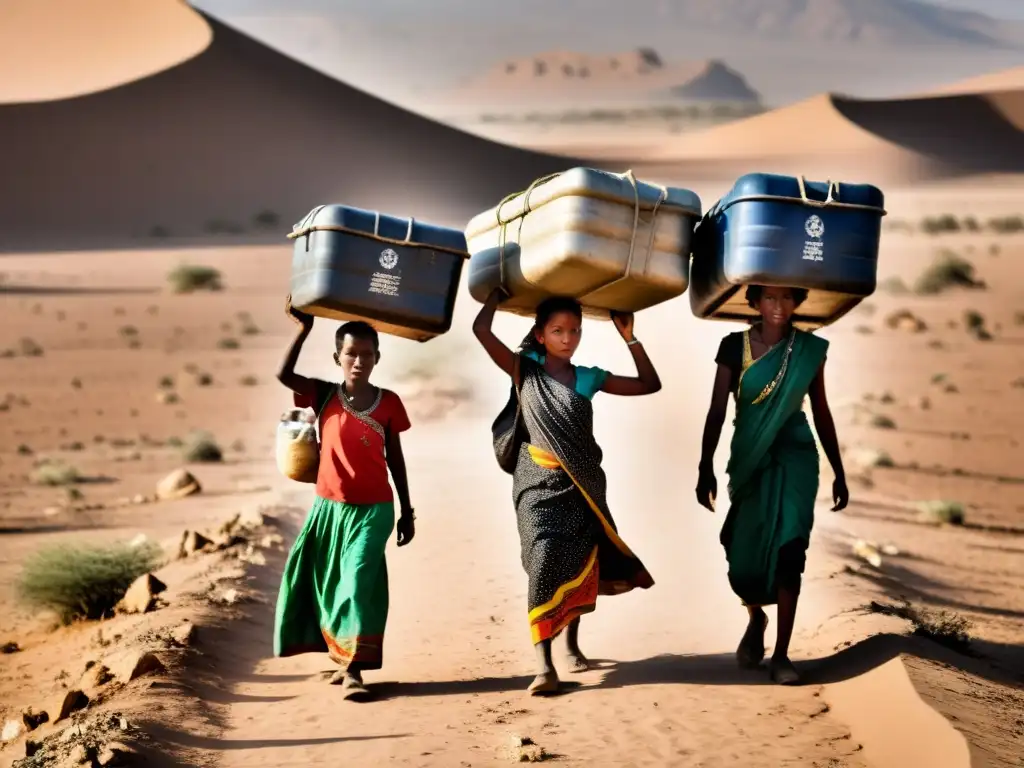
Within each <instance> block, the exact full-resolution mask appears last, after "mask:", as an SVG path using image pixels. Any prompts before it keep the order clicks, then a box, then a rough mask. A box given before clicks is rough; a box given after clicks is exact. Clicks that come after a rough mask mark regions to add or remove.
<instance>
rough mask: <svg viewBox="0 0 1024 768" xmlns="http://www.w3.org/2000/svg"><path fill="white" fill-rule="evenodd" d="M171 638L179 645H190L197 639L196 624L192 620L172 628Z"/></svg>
mask: <svg viewBox="0 0 1024 768" xmlns="http://www.w3.org/2000/svg"><path fill="white" fill-rule="evenodd" d="M171 639H172V640H173V641H174V642H176V643H177V644H178V645H183V646H189V645H192V642H193V641H194V640H195V639H196V625H195V624H193V623H192V622H190V621H186V622H185V623H184V624H179V625H178V626H176V627H175V628H174V629H172V630H171Z"/></svg>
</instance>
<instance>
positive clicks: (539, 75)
mask: <svg viewBox="0 0 1024 768" xmlns="http://www.w3.org/2000/svg"><path fill="white" fill-rule="evenodd" d="M444 101H445V103H447V104H449V105H451V106H452V107H455V106H457V105H473V106H479V107H484V106H488V107H493V108H502V109H505V110H509V109H516V108H522V107H527V106H533V107H536V108H542V109H543V108H547V109H549V110H556V109H562V110H565V109H568V108H570V107H580V106H592V107H599V106H609V105H613V104H619V105H629V104H632V105H640V104H644V103H650V102H661V103H727V104H742V105H753V106H757V105H758V104H759V102H760V95H759V94H758V93H757V92H756V91H755V90H753V89H752V88H751V87H750V85H749V84H748V83H747V82H746V80H745V79H744V77H743V75H741V74H740V73H739V72H736V71H734V70H733V69H730V68H729V67H728V66H727V65H726V64H725V63H724V62H722V61H716V60H708V61H689V62H685V61H684V62H677V63H672V62H666V61H665V60H664V59H663V57H662V56H661V55H660V54H659V53H658V52H657V51H655V50H654V49H652V48H640V49H636V50H631V51H621V52H618V53H613V54H609V55H589V54H585V53H580V52H578V51H549V52H546V53H540V54H537V55H535V56H525V57H519V58H513V59H507V60H504V61H500V62H498V63H496V64H495V65H493V66H492V67H491V68H490V69H489V70H487V71H485V72H484V73H483V74H481V75H480V76H478V77H474V78H470V79H469V81H468V82H467V83H465V84H464V85H463V86H462V87H460V88H457V89H455V90H454V91H452V92H451V93H450V94H448V95H447V96H446V98H445V99H444Z"/></svg>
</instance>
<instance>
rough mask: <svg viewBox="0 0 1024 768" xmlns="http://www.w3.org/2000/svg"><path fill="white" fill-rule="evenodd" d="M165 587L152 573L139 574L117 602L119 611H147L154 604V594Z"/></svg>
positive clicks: (157, 593)
mask: <svg viewBox="0 0 1024 768" xmlns="http://www.w3.org/2000/svg"><path fill="white" fill-rule="evenodd" d="M166 589H167V585H166V584H164V583H163V582H162V581H160V579H158V578H157V577H156V576H154V575H153V574H152V573H146V574H143V575H142V576H139V578H137V579H136V580H135V581H134V582H132V585H131V586H130V587H128V591H127V592H125V593H124V597H123V598H121V601H120V602H119V603H118V604H117V606H116V610H117V611H118V612H119V613H147V612H148V611H151V610H152V609H153V608H154V607H155V606H156V596H157V595H159V594H160V593H161V592H163V591H165V590H166Z"/></svg>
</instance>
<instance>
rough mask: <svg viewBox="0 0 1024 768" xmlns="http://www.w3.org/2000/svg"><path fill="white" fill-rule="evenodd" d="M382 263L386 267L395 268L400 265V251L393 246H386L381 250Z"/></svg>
mask: <svg viewBox="0 0 1024 768" xmlns="http://www.w3.org/2000/svg"><path fill="white" fill-rule="evenodd" d="M380 265H381V266H382V267H384V269H394V268H395V267H396V266H397V265H398V253H397V252H396V251H395V250H394V249H393V248H385V249H384V250H383V251H381V252H380Z"/></svg>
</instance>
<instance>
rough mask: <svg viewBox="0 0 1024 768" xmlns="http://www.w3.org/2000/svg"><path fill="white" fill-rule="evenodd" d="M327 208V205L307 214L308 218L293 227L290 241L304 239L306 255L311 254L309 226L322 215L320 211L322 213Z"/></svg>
mask: <svg viewBox="0 0 1024 768" xmlns="http://www.w3.org/2000/svg"><path fill="white" fill-rule="evenodd" d="M326 207H327V206H326V205H318V206H317V207H316V208H314V209H313V210H312V211H310V212H309V213H307V214H306V216H305V217H304V218H303V219H302V221H300V222H299V223H298V224H296V225H295V226H294V227H292V231H291V234H289V235H288V237H289V239H291V238H295V237H303V238H304V239H305V241H306V243H305V245H306V253H309V227H308V226H307V225H308V224H309V222H311V221H312V220H313V219H315V218H316V215H317V214H318V213H320V211H322V210H323V209H324V208H326ZM300 233H303V234H300Z"/></svg>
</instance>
